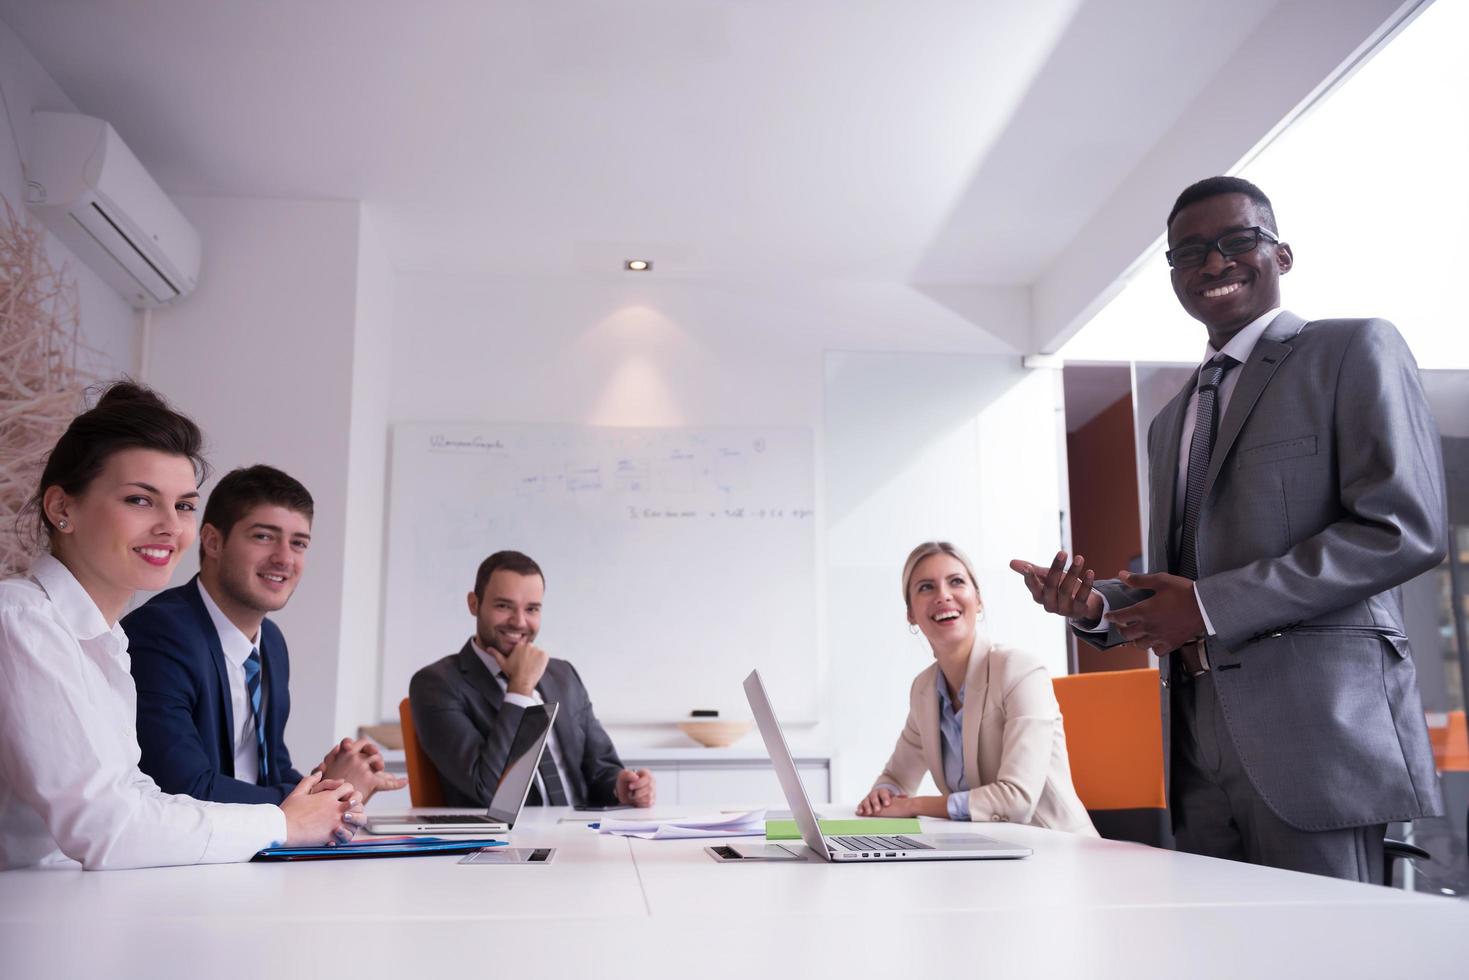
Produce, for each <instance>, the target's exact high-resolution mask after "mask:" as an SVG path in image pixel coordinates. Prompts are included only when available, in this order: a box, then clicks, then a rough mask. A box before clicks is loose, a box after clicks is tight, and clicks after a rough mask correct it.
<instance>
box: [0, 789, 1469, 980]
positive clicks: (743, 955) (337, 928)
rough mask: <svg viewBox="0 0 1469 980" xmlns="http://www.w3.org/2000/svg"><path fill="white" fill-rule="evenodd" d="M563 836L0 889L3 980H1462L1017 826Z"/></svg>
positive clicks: (1174, 857) (1290, 898)
mask: <svg viewBox="0 0 1469 980" xmlns="http://www.w3.org/2000/svg"><path fill="white" fill-rule="evenodd" d="M657 812H660V813H672V812H679V811H678V810H677V809H676V808H670V807H661V808H658V811H657ZM683 812H689V811H688V808H684V811H683ZM832 812H835V811H832ZM566 815H568V811H565V810H560V809H547V810H541V809H530V808H528V809H527V810H526V812H525V816H524V817H522V820H521V823H520V825H519V826H518V827H517V829H516V831H515V832H514V834H513V835H512V844H513V845H514V846H553V847H556V848H557V849H558V853H557V855H556V858H555V860H554V861H553V862H552V863H551V864H549V865H546V866H494V865H487V866H479V865H475V866H462V865H459V864H458V863H457V862H458V860H459V858H458V857H457V856H448V857H423V858H401V859H381V860H359V861H324V862H305V863H295V864H248V865H225V866H213V867H198V868H167V869H156V870H148V871H114V872H81V871H16V872H6V873H3V874H0V976H3V977H4V978H6V980H20V978H28V977H83V976H85V977H89V978H110V977H124V976H147V977H150V978H155V977H156V978H160V980H170V978H189V980H195V978H200V977H234V976H241V977H243V976H269V975H280V976H305V975H309V974H311V973H321V972H331V973H333V974H338V975H344V976H352V977H395V978H409V977H421V976H432V975H442V976H484V975H491V974H493V975H495V976H507V977H516V976H547V977H568V976H588V977H592V976H596V977H601V976H618V977H622V976H627V977H650V978H662V977H679V978H700V977H758V976H777V977H780V976H794V975H798V974H802V973H804V974H806V975H809V976H812V977H817V976H822V977H825V976H833V975H838V974H845V975H847V976H872V975H880V974H886V973H893V972H900V973H901V974H902V975H905V976H924V975H934V974H936V973H938V972H939V971H943V972H944V973H945V974H946V975H953V974H954V973H955V971H962V973H964V974H973V975H976V976H978V975H987V976H998V975H1003V976H1038V977H1039V976H1044V977H1059V976H1077V977H1083V976H1084V977H1119V978H1120V977H1127V978H1137V977H1163V976H1179V977H1191V978H1192V977H1228V978H1230V980H1240V978H1243V977H1266V976H1293V977H1311V976H1332V977H1356V976H1361V977H1369V976H1370V977H1383V976H1393V977H1404V978H1406V977H1413V976H1423V977H1431V976H1456V975H1459V974H1460V973H1461V972H1462V970H1463V968H1464V964H1465V963H1466V962H1469V904H1466V903H1464V902H1460V901H1455V900H1451V899H1437V898H1433V897H1430V896H1423V895H1414V894H1410V893H1405V892H1400V891H1394V890H1391V889H1386V888H1378V887H1373V886H1368V885H1357V884H1351V883H1346V882H1339V881H1334V880H1331V879H1326V878H1317V877H1313V876H1309V875H1301V874H1295V873H1291V872H1284V871H1275V870H1271V869H1266V868H1256V867H1251V866H1248V865H1240V864H1232V863H1229V862H1223V861H1215V860H1211V859H1207V858H1199V857H1194V856H1192V855H1185V854H1174V853H1172V852H1168V851H1160V850H1155V849H1152V848H1145V847H1141V846H1137V845H1131V844H1122V843H1117V842H1111V841H1100V840H1095V839H1087V838H1079V837H1073V836H1071V835H1067V834H1061V833H1056V832H1052V831H1045V830H1040V829H1037V828H1033V827H1024V826H1016V825H1010V824H993V825H984V826H982V827H976V828H974V829H976V830H978V831H980V832H983V833H986V834H988V835H989V836H992V837H995V838H997V839H1000V840H1004V841H1008V842H1014V843H1019V844H1025V845H1027V846H1029V847H1032V848H1034V849H1035V854H1034V855H1033V856H1031V857H1029V858H1026V859H1025V860H1022V861H954V862H923V863H890V864H885V865H879V864H855V865H850V866H842V867H837V866H831V865H826V864H820V863H815V862H814V861H813V862H811V863H805V864H798V863H779V864H748V865H739V864H719V863H716V862H715V861H713V860H711V859H710V858H709V857H708V856H707V855H705V854H704V852H703V847H704V846H705V844H706V843H709V842H706V841H642V840H629V839H625V838H616V837H610V836H601V835H598V834H596V833H594V832H592V831H590V830H588V829H586V828H585V827H584V826H582V825H581V824H577V823H562V822H559V820H560V818H561V817H563V816H566ZM925 823H926V824H927V825H929V826H928V828H927V829H930V830H934V829H941V828H943V829H953V825H950V824H946V823H944V822H942V821H925ZM965 829H968V828H965Z"/></svg>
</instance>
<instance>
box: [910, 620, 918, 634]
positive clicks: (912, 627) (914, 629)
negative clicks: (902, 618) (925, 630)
mask: <svg viewBox="0 0 1469 980" xmlns="http://www.w3.org/2000/svg"><path fill="white" fill-rule="evenodd" d="M908 632H909V633H912V634H913V635H914V636H917V635H918V624H917V623H909V624H908Z"/></svg>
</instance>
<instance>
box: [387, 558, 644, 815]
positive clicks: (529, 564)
mask: <svg viewBox="0 0 1469 980" xmlns="http://www.w3.org/2000/svg"><path fill="white" fill-rule="evenodd" d="M545 591H546V578H545V576H544V575H543V574H542V573H541V567H540V566H539V565H537V564H536V563H535V561H534V560H532V559H531V558H530V557H529V556H527V555H523V554H521V553H520V552H518V551H497V552H495V553H494V554H493V555H491V556H490V557H488V558H486V559H485V560H484V561H483V562H481V563H480V566H479V571H478V572H477V573H476V575H475V581H474V591H473V592H471V593H469V596H468V599H469V614H470V615H471V616H473V617H474V624H475V630H474V635H473V636H471V637H470V638H469V640H468V641H467V642H466V643H465V644H464V647H463V649H461V650H460V651H459V652H458V653H455V654H451V655H449V656H447V657H445V658H443V659H442V660H438V661H435V662H434V663H431V664H429V665H428V666H427V667H424V668H423V669H422V670H420V671H419V672H418V673H416V674H414V675H413V680H412V681H411V682H410V683H409V685H408V700H409V703H410V706H411V708H412V710H413V727H414V729H415V730H416V731H417V734H418V743H419V745H420V746H421V747H422V748H423V751H424V752H426V753H427V754H428V757H429V759H430V760H432V761H433V764H434V768H435V769H437V770H438V771H439V776H440V777H441V780H442V782H443V785H444V795H445V796H446V799H445V801H444V802H446V803H448V804H449V805H450V806H489V804H490V798H491V797H492V796H494V795H495V787H496V786H498V785H499V783H500V777H501V775H502V774H503V773H504V771H505V764H506V761H507V760H508V759H509V756H510V748H511V745H512V743H513V742H514V740H515V732H516V729H517V728H519V726H520V718H521V715H522V714H523V713H524V711H525V709H526V708H528V707H530V706H531V705H533V704H544V703H546V702H552V701H554V702H557V703H558V704H560V706H561V707H560V710H559V711H558V712H557V713H556V723H555V725H554V726H553V727H552V730H551V737H550V738H549V739H548V740H547V742H546V751H545V753H543V755H542V756H541V765H540V768H539V769H538V770H537V772H536V778H535V783H534V785H533V787H532V789H531V793H530V797H529V801H528V802H530V803H532V804H536V803H540V804H545V805H549V806H566V805H568V804H569V805H580V806H616V805H622V806H652V805H653V800H654V794H655V791H656V790H655V786H654V778H653V774H652V773H651V772H649V771H648V770H646V769H641V770H636V771H634V770H631V769H624V768H623V766H622V760H621V759H619V758H618V756H617V749H615V748H614V747H613V745H612V739H611V738H609V737H608V736H607V732H606V730H605V729H603V727H602V723H601V722H600V721H598V720H597V716H596V714H595V713H594V712H593V711H592V700H591V698H590V697H589V696H588V694H587V689H586V687H585V686H584V685H583V684H582V682H581V677H580V676H579V675H578V674H577V672H576V668H575V667H573V666H571V664H569V663H567V662H566V661H565V660H556V659H553V658H551V657H550V656H548V655H547V653H546V651H545V650H542V649H541V648H540V647H538V646H536V645H535V643H534V640H535V638H536V634H537V633H538V632H539V631H540V628H541V601H542V598H543V597H544V595H545Z"/></svg>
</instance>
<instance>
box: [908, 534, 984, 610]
mask: <svg viewBox="0 0 1469 980" xmlns="http://www.w3.org/2000/svg"><path fill="white" fill-rule="evenodd" d="M934 555H948V556H949V557H951V558H954V559H956V560H957V561H958V562H959V564H961V565H963V566H964V571H965V572H967V573H968V574H969V584H970V585H972V586H974V591H975V594H976V595H978V593H979V579H978V578H977V577H976V576H975V574H974V565H973V563H971V562H970V561H969V556H968V555H966V554H965V553H964V552H962V551H960V550H959V549H958V548H956V547H955V546H954V545H952V544H950V543H949V542H947V541H925V542H923V543H922V544H921V545H919V546H918V547H916V548H914V549H913V550H912V551H910V552H908V560H907V561H905V562H903V608H904V609H906V610H907V611H908V612H912V611H913V601H912V598H911V597H910V595H909V592H908V589H909V587H910V586H911V585H912V584H913V570H914V569H916V568H917V567H918V563H919V562H921V561H923V560H924V559H925V558H932V557H933V556H934Z"/></svg>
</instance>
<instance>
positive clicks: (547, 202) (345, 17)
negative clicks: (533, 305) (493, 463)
mask: <svg viewBox="0 0 1469 980" xmlns="http://www.w3.org/2000/svg"><path fill="white" fill-rule="evenodd" d="M1275 6H1276V0H1236V2H1234V3H1232V4H1230V5H1228V7H1227V8H1226V7H1223V6H1221V5H1219V4H1217V3H1209V2H1204V0H1027V2H1024V3H1019V2H1014V0H966V2H940V0H891V2H853V0H800V2H798V0H784V2H782V0H723V2H713V0H558V2H545V0H530V2H493V3H491V2H481V0H437V2H422V3H415V4H405V3H401V2H395V0H314V2H309V3H302V2H300V0H256V2H252V3H248V4H246V3H201V2H199V0H153V2H150V3H147V4H140V3H117V2H101V0H96V2H94V0H66V2H43V0H0V20H3V21H4V22H5V23H6V24H8V25H9V26H10V27H11V28H12V29H13V30H14V31H15V32H16V33H17V34H18V35H19V36H20V38H21V39H22V40H23V41H24V42H25V43H26V45H27V46H28V47H29V48H30V50H31V51H32V52H33V53H34V55H35V56H36V58H37V59H38V60H39V61H40V62H41V64H42V65H43V66H45V68H46V69H47V70H48V71H49V72H50V73H51V75H52V76H53V77H54V78H55V79H56V81H57V82H58V83H59V85H60V86H61V88H62V89H63V90H64V91H65V92H66V93H67V95H68V96H69V97H70V98H71V99H72V100H73V101H74V102H75V103H76V104H77V106H78V107H79V109H80V110H81V111H83V112H86V113H88V114H92V115H96V116H100V117H103V118H105V119H107V120H108V121H110V122H111V123H112V124H113V125H114V127H115V128H116V129H117V130H118V132H119V133H121V135H122V137H123V139H124V140H125V141H126V142H127V143H128V144H129V145H130V146H131V147H132V149H133V150H134V152H135V153H136V154H137V155H138V157H139V158H140V159H142V161H143V162H144V163H145V165H147V166H148V168H149V169H150V170H151V171H152V172H153V174H154V175H155V176H156V177H157V178H158V180H159V182H160V183H161V184H162V185H163V187H164V188H165V190H167V191H169V192H170V193H174V194H203V195H230V196H269V197H288V198H330V199H356V200H362V201H364V202H367V203H368V204H369V205H370V207H371V210H372V213H373V216H374V220H375V221H376V223H378V225H379V227H380V228H381V229H382V231H383V232H384V233H385V239H386V240H387V241H388V242H389V243H390V251H391V255H392V260H393V262H394V265H395V267H396V268H397V269H399V270H400V271H419V270H442V271H446V272H450V273H464V274H473V275H509V276H565V275H577V274H583V273H586V272H588V271H591V270H605V269H609V268H616V267H620V263H621V261H622V259H623V258H625V257H630V256H633V255H639V256H648V257H651V258H653V259H654V260H655V262H656V263H657V269H658V271H659V273H660V274H664V275H674V276H688V277H691V278H713V279H731V280H748V279H771V280H781V279H802V280H809V279H851V280H864V281H884V282H902V283H911V284H924V283H935V284H941V283H960V284H992V285H1014V284H1028V283H1031V282H1034V281H1035V280H1036V279H1037V278H1038V277H1039V276H1041V275H1042V274H1043V273H1044V272H1045V271H1046V270H1047V268H1048V267H1050V266H1051V265H1052V263H1054V262H1055V261H1056V259H1057V256H1058V255H1060V254H1061V253H1062V251H1063V250H1064V249H1065V248H1066V246H1067V245H1068V244H1069V243H1070V242H1071V240H1072V238H1073V237H1074V236H1075V235H1076V232H1077V229H1078V228H1080V227H1081V226H1083V225H1084V224H1085V223H1086V222H1087V220H1088V219H1089V218H1091V217H1092V216H1093V215H1094V214H1095V213H1096V212H1097V211H1098V209H1099V208H1100V207H1101V206H1102V204H1103V203H1104V202H1105V201H1106V200H1107V199H1108V197H1109V195H1111V194H1112V193H1113V191H1114V190H1115V189H1116V188H1117V187H1118V185H1119V184H1120V183H1122V181H1123V180H1124V179H1125V178H1126V177H1127V175H1128V174H1129V173H1130V172H1131V171H1132V170H1133V168H1134V167H1135V166H1136V165H1137V163H1138V161H1139V160H1140V159H1142V158H1143V157H1144V156H1145V154H1147V152H1148V151H1149V150H1150V149H1151V148H1152V147H1153V146H1154V144H1155V143H1157V142H1158V141H1159V140H1160V139H1161V138H1162V136H1163V135H1164V134H1165V133H1167V132H1168V130H1169V128H1170V126H1171V125H1172V124H1173V123H1174V121H1175V120H1176V118H1177V117H1178V115H1179V114H1180V113H1181V112H1182V111H1183V110H1184V109H1185V108H1186V107H1187V106H1188V105H1190V104H1191V103H1192V101H1193V100H1194V99H1196V98H1197V97H1198V95H1199V93H1200V91H1201V89H1203V87H1204V86H1205V85H1206V83H1207V82H1208V81H1209V80H1210V79H1211V78H1212V77H1213V76H1214V74H1215V73H1216V72H1217V71H1219V69H1220V66H1221V65H1223V64H1225V63H1226V62H1227V60H1228V59H1229V58H1230V57H1231V55H1232V54H1233V53H1234V52H1235V50H1236V49H1237V48H1238V47H1239V46H1240V45H1241V43H1242V41H1243V40H1244V39H1245V38H1247V37H1248V36H1249V35H1250V33H1251V32H1252V31H1253V30H1254V29H1255V28H1256V27H1257V26H1258V25H1259V23H1260V22H1261V20H1262V18H1264V17H1265V16H1266V15H1267V14H1269V13H1270V11H1271V10H1272V8H1274V7H1275ZM1243 149H1244V148H1241V151H1243ZM1170 191H1171V188H1170ZM1162 206H1166V202H1165V203H1164V204H1163V205H1162ZM1132 258H1133V256H1130V255H1119V256H1118V257H1117V264H1118V268H1119V270H1120V269H1121V268H1122V267H1123V266H1125V265H1126V264H1127V262H1129V261H1130V260H1131V259H1132Z"/></svg>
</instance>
